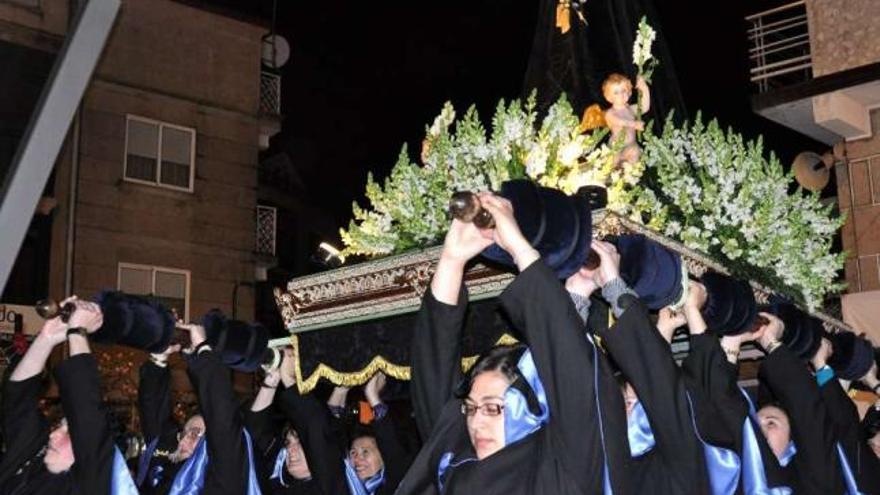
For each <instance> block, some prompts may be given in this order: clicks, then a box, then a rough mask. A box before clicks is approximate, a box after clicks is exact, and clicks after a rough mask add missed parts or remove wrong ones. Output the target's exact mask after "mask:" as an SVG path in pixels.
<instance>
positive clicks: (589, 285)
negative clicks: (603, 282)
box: [565, 266, 599, 297]
mask: <svg viewBox="0 0 880 495" xmlns="http://www.w3.org/2000/svg"><path fill="white" fill-rule="evenodd" d="M598 274H599V271H598V270H590V269H589V268H587V267H583V266H582V267H581V268H580V270H578V271H576V272H575V273H574V274H573V275H572V276H570V277H568V278H567V279H565V290H567V291H569V292H573V293H575V294H578V295H581V296H583V297H590V294H592V293H593V292H594V291H595V290H596V289H598V288H599V283H598V282H597V281H596V279H597V278H598Z"/></svg>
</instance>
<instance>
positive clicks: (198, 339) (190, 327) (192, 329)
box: [176, 321, 208, 353]
mask: <svg viewBox="0 0 880 495" xmlns="http://www.w3.org/2000/svg"><path fill="white" fill-rule="evenodd" d="M176 326H177V328H180V329H182V330H186V331H188V332H189V341H190V346H189V347H188V348H186V349H184V352H187V353H191V352H194V351H195V350H196V347H198V346H199V345H200V344H201V343H202V342H204V341H206V340H207V339H208V337H207V335H206V333H205V327H203V326H201V325H199V324H197V323H184V322H183V321H178V322H177V325H176Z"/></svg>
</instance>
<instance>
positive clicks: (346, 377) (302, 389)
mask: <svg viewBox="0 0 880 495" xmlns="http://www.w3.org/2000/svg"><path fill="white" fill-rule="evenodd" d="M517 342H518V341H517V340H516V339H515V338H514V337H513V336H511V335H510V334H508V333H505V334H503V335H502V336H501V337H500V338H499V339H498V341H497V342H495V345H510V344H515V343H517ZM290 344H291V346H292V347H293V361H294V370H295V374H296V387H297V389H298V390H299V393H300V394H307V393H309V392H311V391H312V390H314V388H315V387H316V386H317V385H318V382H319V381H320V380H321V378H325V379H327V380H328V381H329V382H330V383H332V384H334V385H336V386H343V387H356V386H359V385H363V384H365V383H367V381H368V380H369V379H370V377H372V376H373V375H374V374H376V372H377V371H382V372H384V373H385V374H386V375H388V376H390V377H392V378H396V379H398V380H409V379H410V376H411V375H410V367H409V366H402V365H398V364H394V363H392V362H390V361H388V360H386V359H385V358H384V357H382V356H375V357H374V358H373V359H372V360H371V361H370V363H369V364H367V365H366V366H365V367H363V368H362V369H360V370H357V371H349V372H342V371H338V370H336V369H333V368H332V367H330V366H327V365H326V364H324V363H321V364H319V365H318V367H317V368H315V371H313V372H312V374H311V375H309V377H308V378H305V379H303V374H302V366H301V365H300V359H299V336H298V335H296V334H293V335H291V336H290ZM479 357H480V356H468V357H465V358H462V359H461V369H462V371H464V372H467V371H468V370H469V369H471V367H472V366H473V365H474V363H476V362H477V359H479Z"/></svg>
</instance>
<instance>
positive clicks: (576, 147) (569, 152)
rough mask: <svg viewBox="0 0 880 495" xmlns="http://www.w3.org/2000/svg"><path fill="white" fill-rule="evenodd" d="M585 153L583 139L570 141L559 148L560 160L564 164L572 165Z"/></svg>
mask: <svg viewBox="0 0 880 495" xmlns="http://www.w3.org/2000/svg"><path fill="white" fill-rule="evenodd" d="M583 154H584V143H583V141H582V140H581V139H574V140H572V141H569V142H568V143H566V144H565V145H563V146H562V148H560V149H559V154H558V155H559V162H560V163H562V164H563V165H567V166H572V165H574V164H575V163H577V159H578V158H580V157H581V155H583Z"/></svg>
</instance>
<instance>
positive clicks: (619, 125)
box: [602, 73, 651, 166]
mask: <svg viewBox="0 0 880 495" xmlns="http://www.w3.org/2000/svg"><path fill="white" fill-rule="evenodd" d="M636 89H637V90H638V91H639V100H638V103H637V104H635V105H630V104H629V99H630V97H632V82H630V80H629V78H627V77H626V76H624V75H622V74H617V73H614V74H611V75H610V76H608V77H607V78H606V79H605V82H603V83H602V95H603V96H605V99H606V100H608V103H611V108H609V109H608V110H606V111H605V122H606V123H607V124H608V128H609V129H611V143H612V144H617V143H618V142H619V141H618V140H622V141H623V149H621V150H620V152H619V153H618V155H617V157H616V159H615V165H618V166H620V165H623V164H626V163H635V162H637V161H639V156H640V155H641V149H639V145H638V143H636V131H643V130H644V129H645V123H644V122H642V120H641V116H642V115H644V114H645V112H647V111H648V110H649V109H650V108H651V93H650V91H649V90H648V83H647V82H645V79H644V78H642V77H638V78H637V79H636Z"/></svg>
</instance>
